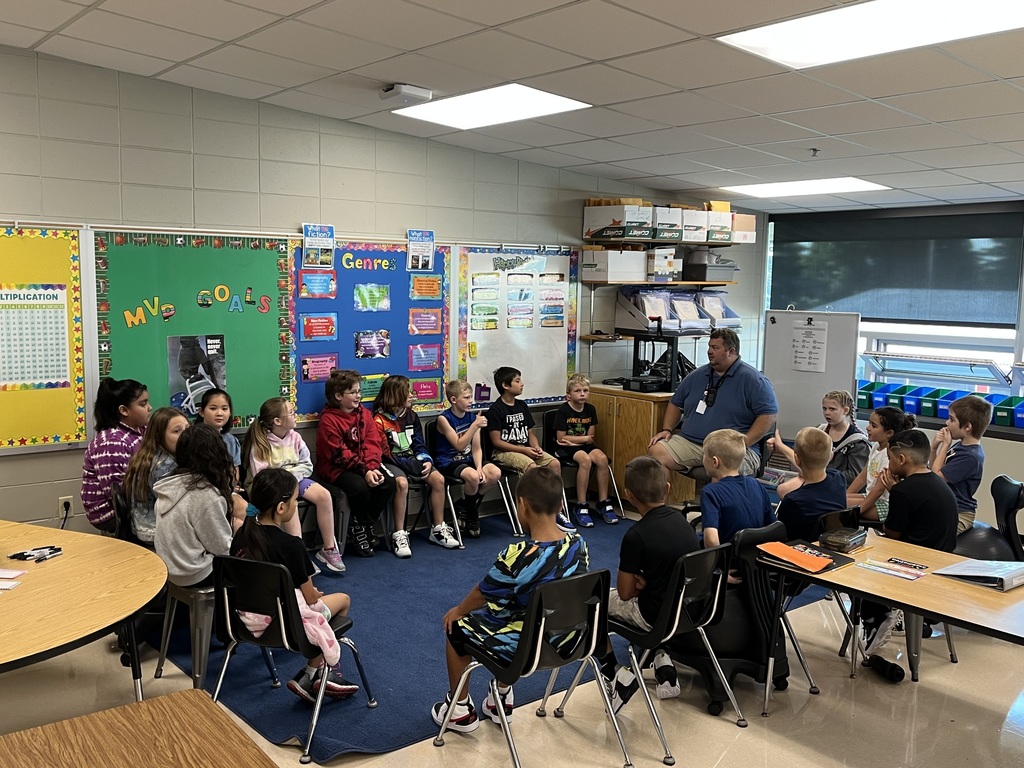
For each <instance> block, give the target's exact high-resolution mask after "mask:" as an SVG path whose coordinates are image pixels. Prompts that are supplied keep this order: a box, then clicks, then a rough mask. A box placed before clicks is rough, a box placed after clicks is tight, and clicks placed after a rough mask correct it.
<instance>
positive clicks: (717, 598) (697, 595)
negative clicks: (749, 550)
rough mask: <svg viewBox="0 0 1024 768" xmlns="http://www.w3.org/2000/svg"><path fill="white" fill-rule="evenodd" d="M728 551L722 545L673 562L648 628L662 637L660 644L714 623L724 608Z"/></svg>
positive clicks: (730, 548)
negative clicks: (650, 626) (654, 618)
mask: <svg viewBox="0 0 1024 768" xmlns="http://www.w3.org/2000/svg"><path fill="white" fill-rule="evenodd" d="M731 550H732V545H731V544H722V545H720V546H717V547H709V548H707V549H698V550H697V551H696V552H689V553H687V554H685V555H683V556H682V557H680V558H679V559H678V560H676V564H675V566H674V567H673V569H672V576H671V577H670V578H669V587H668V589H667V590H666V593H665V602H664V603H662V606H661V611H660V612H659V614H658V620H657V621H656V622H655V625H654V627H652V628H651V629H652V632H656V633H657V634H661V635H662V642H664V641H665V640H668V639H669V638H671V637H675V636H676V635H678V634H684V633H686V632H692V631H694V630H696V629H697V628H698V627H705V626H707V625H708V624H711V623H712V622H714V621H715V619H716V617H717V616H718V615H719V614H720V612H721V611H722V609H723V608H724V607H725V583H726V576H727V575H728V573H729V555H730V552H731Z"/></svg>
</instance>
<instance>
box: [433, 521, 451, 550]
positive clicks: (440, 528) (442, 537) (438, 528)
mask: <svg viewBox="0 0 1024 768" xmlns="http://www.w3.org/2000/svg"><path fill="white" fill-rule="evenodd" d="M452 533H453V531H452V527H451V526H450V525H448V523H441V524H440V525H435V526H434V527H433V528H431V529H430V535H429V536H428V537H427V538H428V539H430V543H431V544H437V545H439V546H442V547H444V548H445V549H456V548H457V547H458V546H459V542H458V540H457V539H456V538H455V537H454V536H452Z"/></svg>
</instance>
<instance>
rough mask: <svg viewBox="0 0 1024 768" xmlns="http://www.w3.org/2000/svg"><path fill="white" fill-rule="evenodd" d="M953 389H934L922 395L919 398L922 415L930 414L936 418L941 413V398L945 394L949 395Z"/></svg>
mask: <svg viewBox="0 0 1024 768" xmlns="http://www.w3.org/2000/svg"><path fill="white" fill-rule="evenodd" d="M952 391H953V390H951V389H942V388H940V389H933V390H932V391H931V392H929V393H928V394H926V395H922V396H921V398H920V399H919V401H918V402H919V403H920V409H921V416H930V417H931V418H935V417H936V416H938V415H939V398H940V397H942V396H943V395H948V394H949V393H950V392H952Z"/></svg>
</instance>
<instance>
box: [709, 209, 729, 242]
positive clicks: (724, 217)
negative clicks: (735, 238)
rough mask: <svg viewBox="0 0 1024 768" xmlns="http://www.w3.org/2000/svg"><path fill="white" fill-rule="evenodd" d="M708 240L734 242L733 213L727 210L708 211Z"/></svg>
mask: <svg viewBox="0 0 1024 768" xmlns="http://www.w3.org/2000/svg"><path fill="white" fill-rule="evenodd" d="M708 242H709V243H731V242H732V214H731V213H729V212H727V211H708Z"/></svg>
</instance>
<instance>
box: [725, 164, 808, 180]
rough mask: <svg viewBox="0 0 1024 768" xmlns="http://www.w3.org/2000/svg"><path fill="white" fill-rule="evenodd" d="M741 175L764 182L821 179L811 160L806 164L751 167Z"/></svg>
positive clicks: (745, 169)
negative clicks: (753, 177)
mask: <svg viewBox="0 0 1024 768" xmlns="http://www.w3.org/2000/svg"><path fill="white" fill-rule="evenodd" d="M743 173H746V174H749V175H751V176H756V177H757V178H759V179H764V180H765V181H807V180H808V179H820V178H821V171H819V170H818V169H817V168H816V167H815V163H814V161H813V160H808V161H807V162H806V163H779V164H776V165H764V166H751V167H749V168H744V169H743Z"/></svg>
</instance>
